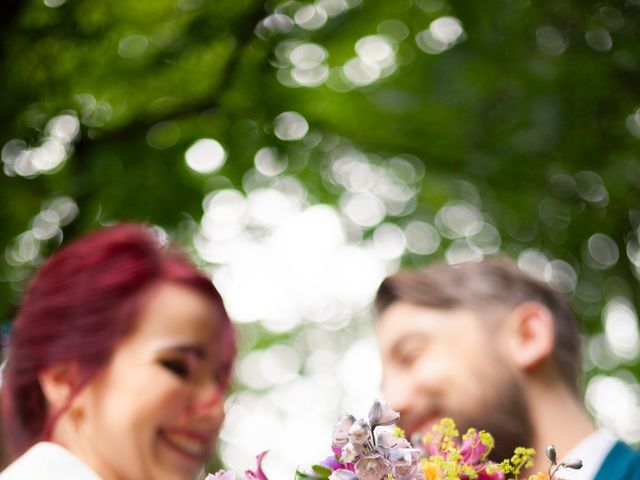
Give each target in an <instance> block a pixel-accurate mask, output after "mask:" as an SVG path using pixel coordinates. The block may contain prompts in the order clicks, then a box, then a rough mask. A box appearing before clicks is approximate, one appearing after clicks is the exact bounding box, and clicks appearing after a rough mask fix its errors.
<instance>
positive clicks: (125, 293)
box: [0, 224, 236, 457]
mask: <svg viewBox="0 0 640 480" xmlns="http://www.w3.org/2000/svg"><path fill="white" fill-rule="evenodd" d="M159 282H177V283H180V284H183V285H187V286H189V287H190V288H193V289H195V290H197V291H199V292H201V293H202V294H204V295H205V296H206V297H207V298H209V299H210V300H211V301H212V303H213V304H214V305H215V306H216V308H217V309H218V311H219V314H220V315H219V316H220V317H221V319H222V320H221V323H222V325H221V332H220V342H219V346H220V357H221V359H222V360H223V363H224V365H225V367H224V372H223V373H224V379H223V381H224V383H225V385H224V386H225V387H226V386H227V385H228V382H229V375H230V370H231V365H232V362H233V358H234V356H235V350H236V347H235V335H234V332H233V327H232V326H231V322H230V321H229V317H228V316H227V313H226V311H225V309H224V305H223V303H222V299H221V297H220V295H219V293H218V292H217V290H216V289H215V287H214V286H213V284H212V283H211V280H210V279H209V278H207V277H206V276H205V275H204V274H203V273H202V272H200V271H199V270H198V269H196V268H195V267H194V266H193V265H192V264H191V263H189V261H187V260H186V259H185V258H184V256H183V255H182V254H181V253H179V252H177V251H176V250H173V249H169V248H165V247H163V246H162V245H161V244H160V242H158V240H157V239H156V236H155V235H154V234H153V233H152V232H151V231H150V230H149V229H148V228H146V227H144V226H142V225H137V224H122V225H116V226H113V227H108V228H104V229H102V230H98V231H96V232H93V233H90V234H88V235H86V236H84V237H82V238H80V239H78V240H76V241H75V242H72V243H71V244H69V245H68V246H66V247H65V248H63V249H61V250H60V251H58V252H57V253H55V254H54V255H53V256H52V257H51V258H50V259H49V260H48V261H47V262H46V263H45V264H44V265H43V266H42V268H40V270H39V271H38V272H37V274H36V275H35V277H34V278H33V279H32V281H31V283H30V285H29V287H28V288H27V291H26V294H25V296H24V298H23V302H22V305H21V307H20V309H19V311H18V314H17V316H16V318H15V320H14V322H13V330H12V333H11V339H10V342H9V350H8V355H7V362H6V365H5V367H4V371H3V374H2V391H1V393H0V400H1V403H0V408H1V413H2V424H3V429H4V436H5V445H6V447H7V449H8V453H9V454H10V455H11V456H12V457H15V456H17V455H19V454H20V453H22V452H23V451H24V450H26V449H27V448H29V447H30V446H31V445H33V444H34V443H36V442H37V441H39V440H46V439H47V438H48V436H49V434H50V432H51V429H52V427H53V425H54V423H55V421H56V419H57V418H58V416H59V415H60V413H62V412H50V411H49V410H48V408H47V402H46V399H45V397H44V394H43V392H42V390H41V388H40V383H39V380H38V376H39V374H40V373H41V372H42V371H44V370H45V369H47V368H49V367H51V366H54V365H56V364H60V363H62V362H68V361H76V362H77V364H78V366H79V368H80V381H79V384H78V385H75V389H74V391H75V392H76V393H77V392H78V391H79V390H80V389H81V388H82V387H83V386H84V385H86V384H87V382H89V381H90V380H91V379H92V378H93V377H94V376H95V375H96V374H97V373H98V372H99V371H100V370H101V369H103V368H104V367H105V366H106V365H107V363H108V362H109V359H110V357H111V354H112V352H113V351H114V349H115V347H116V344H117V343H118V342H119V341H120V340H121V339H122V338H124V337H125V336H126V335H127V334H128V333H129V332H131V330H132V328H133V327H134V326H135V320H136V318H137V314H138V312H139V311H140V308H141V306H142V305H143V302H144V300H145V298H144V297H145V293H146V292H148V291H149V290H150V288H151V287H152V286H154V285H157V284H158V283H159Z"/></svg>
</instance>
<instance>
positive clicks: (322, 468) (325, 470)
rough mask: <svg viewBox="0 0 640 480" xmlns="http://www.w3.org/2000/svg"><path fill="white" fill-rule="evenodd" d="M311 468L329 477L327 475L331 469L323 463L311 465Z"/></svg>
mask: <svg viewBox="0 0 640 480" xmlns="http://www.w3.org/2000/svg"><path fill="white" fill-rule="evenodd" d="M311 470H313V471H314V472H315V473H317V474H318V475H320V476H322V477H329V475H331V469H330V468H327V467H325V466H324V465H311Z"/></svg>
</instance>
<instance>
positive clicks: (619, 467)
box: [594, 441, 640, 480]
mask: <svg viewBox="0 0 640 480" xmlns="http://www.w3.org/2000/svg"><path fill="white" fill-rule="evenodd" d="M594 480H640V451H638V450H636V449H634V448H632V447H630V446H629V445H627V444H626V443H624V442H621V441H617V442H616V443H615V445H614V446H613V448H612V449H611V451H610V452H609V454H608V455H607V457H606V458H605V460H604V462H603V464H602V466H601V467H600V470H599V471H598V474H597V475H596V478H595V479H594Z"/></svg>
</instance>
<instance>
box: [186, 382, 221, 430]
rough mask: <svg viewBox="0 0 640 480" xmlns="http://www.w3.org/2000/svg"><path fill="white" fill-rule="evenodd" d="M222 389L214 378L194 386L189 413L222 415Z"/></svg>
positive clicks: (216, 416)
mask: <svg viewBox="0 0 640 480" xmlns="http://www.w3.org/2000/svg"><path fill="white" fill-rule="evenodd" d="M223 407H224V389H223V388H222V387H221V386H220V385H219V384H218V383H217V382H215V381H214V380H210V381H207V382H202V383H201V384H199V385H198V386H197V387H194V393H193V398H192V402H191V406H190V408H189V413H190V414H191V415H196V416H212V417H215V418H218V417H219V418H220V421H222V418H223V417H224V410H223Z"/></svg>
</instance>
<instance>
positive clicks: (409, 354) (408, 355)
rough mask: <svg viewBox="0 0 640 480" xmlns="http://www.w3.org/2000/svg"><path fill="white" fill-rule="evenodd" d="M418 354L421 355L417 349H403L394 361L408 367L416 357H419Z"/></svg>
mask: <svg viewBox="0 0 640 480" xmlns="http://www.w3.org/2000/svg"><path fill="white" fill-rule="evenodd" d="M420 353H421V350H420V349H419V348H411V349H405V350H402V351H399V352H397V354H396V359H397V360H398V363H400V364H401V365H405V366H408V365H411V364H412V363H414V362H415V361H416V360H417V359H418V357H419V356H420Z"/></svg>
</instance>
